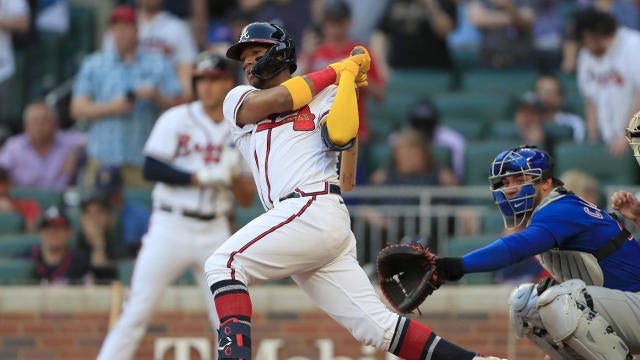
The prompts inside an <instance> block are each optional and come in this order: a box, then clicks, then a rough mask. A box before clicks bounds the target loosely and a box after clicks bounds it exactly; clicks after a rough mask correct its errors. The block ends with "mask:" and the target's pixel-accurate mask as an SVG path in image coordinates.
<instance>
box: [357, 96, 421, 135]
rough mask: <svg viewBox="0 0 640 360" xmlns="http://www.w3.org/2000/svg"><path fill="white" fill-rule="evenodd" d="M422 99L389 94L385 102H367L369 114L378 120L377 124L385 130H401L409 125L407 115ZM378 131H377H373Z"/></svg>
mask: <svg viewBox="0 0 640 360" xmlns="http://www.w3.org/2000/svg"><path fill="white" fill-rule="evenodd" d="M419 99H420V96H419V95H417V94H405V93H398V92H389V93H388V94H387V97H386V98H385V99H384V101H383V102H381V103H378V102H375V101H373V100H369V101H367V113H368V114H369V117H370V118H375V119H376V124H380V125H382V126H384V127H385V128H392V129H399V128H401V127H402V126H404V124H405V123H407V114H408V112H409V109H410V108H411V106H412V105H413V104H415V103H416V102H417V101H418V100H419ZM372 130H374V131H376V129H372Z"/></svg>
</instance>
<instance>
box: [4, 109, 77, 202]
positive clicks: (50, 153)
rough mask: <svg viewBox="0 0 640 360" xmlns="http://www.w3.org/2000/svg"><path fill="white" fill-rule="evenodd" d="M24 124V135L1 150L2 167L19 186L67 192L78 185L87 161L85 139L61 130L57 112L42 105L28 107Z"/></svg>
mask: <svg viewBox="0 0 640 360" xmlns="http://www.w3.org/2000/svg"><path fill="white" fill-rule="evenodd" d="M23 121H24V129H25V131H24V133H22V134H19V135H14V136H12V137H11V138H9V139H8V140H7V142H6V143H5V144H4V146H3V147H2V149H0V166H2V167H4V168H6V169H7V170H8V171H9V173H10V174H11V181H12V182H13V185H15V186H18V187H23V188H33V189H42V190H53V191H63V190H64V189H65V188H67V186H69V185H71V184H73V183H74V180H75V178H76V175H77V172H78V168H79V166H80V165H81V162H82V160H83V159H84V147H85V145H86V137H85V135H84V134H82V133H79V132H74V131H63V130H60V129H59V128H58V120H57V119H56V116H55V113H54V111H53V109H51V108H50V107H49V106H48V105H47V104H46V103H44V102H42V101H36V102H33V103H31V104H29V105H28V106H27V107H26V109H25V110H24V116H23Z"/></svg>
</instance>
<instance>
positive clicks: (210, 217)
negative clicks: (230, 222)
mask: <svg viewBox="0 0 640 360" xmlns="http://www.w3.org/2000/svg"><path fill="white" fill-rule="evenodd" d="M159 209H160V210H162V211H166V212H173V208H172V207H171V206H169V205H160V208H159ZM180 214H182V216H184V217H188V218H192V219H196V220H202V221H210V220H213V219H215V218H216V217H217V215H216V214H201V213H198V212H195V211H189V210H182V211H180Z"/></svg>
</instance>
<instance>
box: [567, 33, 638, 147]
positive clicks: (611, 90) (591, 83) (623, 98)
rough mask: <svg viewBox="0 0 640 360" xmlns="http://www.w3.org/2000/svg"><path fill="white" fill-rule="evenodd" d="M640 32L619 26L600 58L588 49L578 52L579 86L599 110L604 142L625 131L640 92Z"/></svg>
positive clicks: (598, 114)
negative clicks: (609, 46) (612, 40)
mask: <svg viewBox="0 0 640 360" xmlns="http://www.w3.org/2000/svg"><path fill="white" fill-rule="evenodd" d="M639 58H640V32H638V31H636V30H631V29H628V28H624V27H620V28H618V31H617V33H616V36H615V40H614V42H613V44H612V45H611V48H610V49H609V50H608V51H607V52H606V53H605V54H604V55H603V56H601V57H595V56H593V55H592V54H591V53H590V52H589V51H587V50H586V49H584V48H583V49H581V50H580V53H579V55H578V87H579V89H580V92H581V93H582V95H583V96H584V97H585V98H587V99H588V100H590V101H592V102H593V103H594V105H595V107H596V109H597V116H598V127H599V129H600V134H601V136H602V139H603V140H604V141H605V142H609V141H611V140H613V139H614V138H615V137H617V136H618V135H619V134H622V133H623V132H624V129H625V128H626V127H627V123H628V121H629V116H630V115H632V114H631V112H632V111H634V110H635V109H631V106H632V102H633V99H634V98H635V97H636V96H637V95H638V93H639V92H640V61H637V59H639Z"/></svg>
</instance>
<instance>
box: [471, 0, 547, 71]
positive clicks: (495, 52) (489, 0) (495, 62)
mask: <svg viewBox="0 0 640 360" xmlns="http://www.w3.org/2000/svg"><path fill="white" fill-rule="evenodd" d="M468 11H469V20H470V21H471V23H472V24H473V25H475V26H476V27H477V28H478V29H479V30H480V32H481V33H482V41H481V49H480V55H481V58H482V60H483V62H484V64H485V65H486V66H489V67H492V68H497V69H502V68H513V67H527V66H531V65H532V55H533V42H532V28H533V24H534V21H535V17H536V14H535V11H534V8H533V6H532V2H531V1H529V0H474V1H472V2H471V4H469V8H468Z"/></svg>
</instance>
